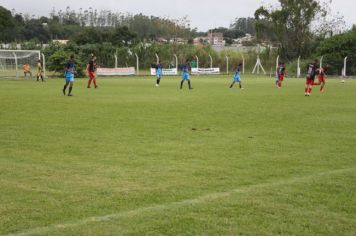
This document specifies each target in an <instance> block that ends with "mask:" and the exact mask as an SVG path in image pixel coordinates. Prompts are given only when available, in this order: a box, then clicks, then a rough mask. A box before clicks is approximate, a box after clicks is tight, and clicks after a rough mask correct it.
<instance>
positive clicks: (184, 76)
mask: <svg viewBox="0 0 356 236" xmlns="http://www.w3.org/2000/svg"><path fill="white" fill-rule="evenodd" d="M182 79H183V80H189V79H190V78H189V64H184V65H183V66H182Z"/></svg>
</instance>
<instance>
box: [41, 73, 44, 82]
mask: <svg viewBox="0 0 356 236" xmlns="http://www.w3.org/2000/svg"><path fill="white" fill-rule="evenodd" d="M40 76H41V80H42V82H44V78H43V72H41V74H40Z"/></svg>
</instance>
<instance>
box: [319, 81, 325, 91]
mask: <svg viewBox="0 0 356 236" xmlns="http://www.w3.org/2000/svg"><path fill="white" fill-rule="evenodd" d="M324 87H325V78H323V79H322V80H321V81H320V92H324Z"/></svg>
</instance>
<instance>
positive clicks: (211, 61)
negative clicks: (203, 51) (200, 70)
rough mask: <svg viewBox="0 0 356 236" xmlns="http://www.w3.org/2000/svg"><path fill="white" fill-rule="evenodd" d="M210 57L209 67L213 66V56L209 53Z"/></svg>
mask: <svg viewBox="0 0 356 236" xmlns="http://www.w3.org/2000/svg"><path fill="white" fill-rule="evenodd" d="M209 57H210V69H211V68H213V58H212V57H211V55H210V54H209Z"/></svg>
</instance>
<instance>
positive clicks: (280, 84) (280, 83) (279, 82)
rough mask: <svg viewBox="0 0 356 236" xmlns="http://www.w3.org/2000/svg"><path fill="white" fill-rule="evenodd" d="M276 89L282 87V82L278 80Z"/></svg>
mask: <svg viewBox="0 0 356 236" xmlns="http://www.w3.org/2000/svg"><path fill="white" fill-rule="evenodd" d="M278 87H280V88H281V87H282V81H281V80H280V81H278Z"/></svg>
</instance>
